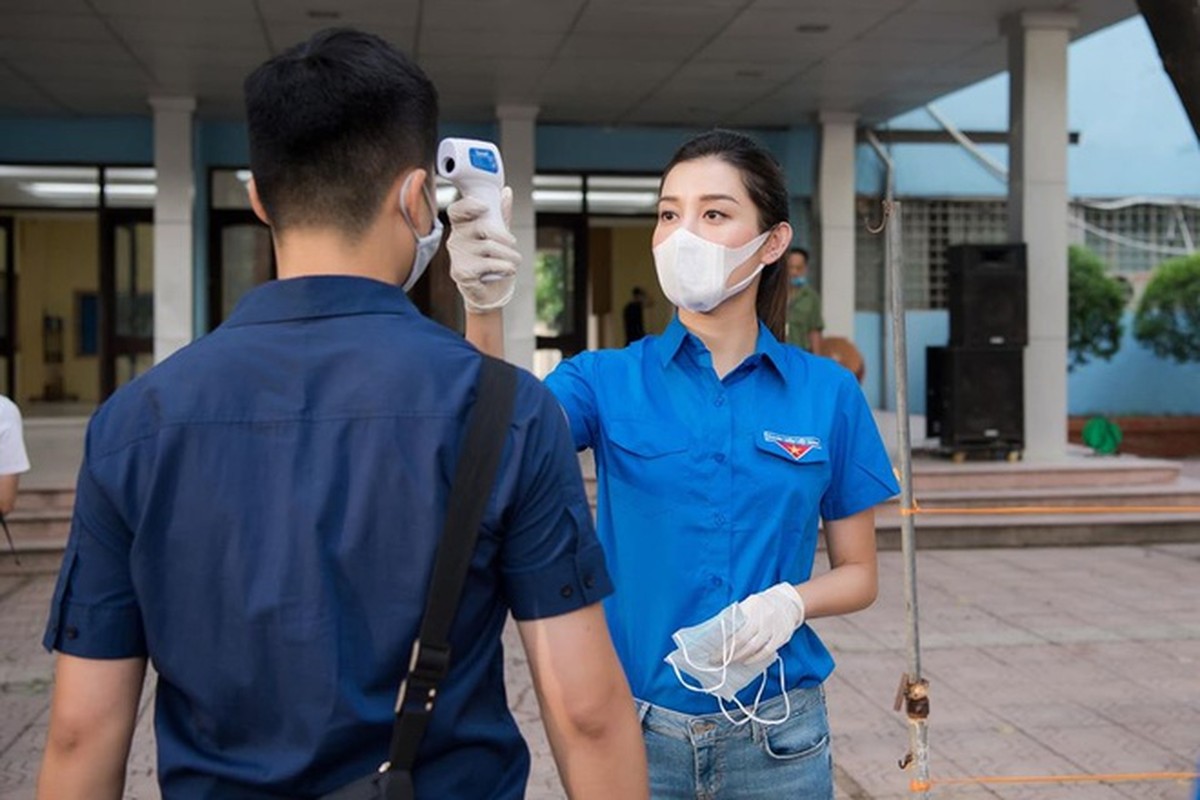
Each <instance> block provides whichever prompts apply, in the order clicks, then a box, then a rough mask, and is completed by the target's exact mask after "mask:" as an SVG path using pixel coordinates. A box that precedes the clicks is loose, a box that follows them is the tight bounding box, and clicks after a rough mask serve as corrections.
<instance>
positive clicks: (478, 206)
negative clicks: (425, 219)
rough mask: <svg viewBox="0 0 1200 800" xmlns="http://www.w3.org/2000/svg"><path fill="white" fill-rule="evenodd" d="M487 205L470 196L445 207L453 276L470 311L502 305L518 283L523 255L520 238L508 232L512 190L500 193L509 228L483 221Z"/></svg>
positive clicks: (509, 297) (451, 273) (510, 297)
mask: <svg viewBox="0 0 1200 800" xmlns="http://www.w3.org/2000/svg"><path fill="white" fill-rule="evenodd" d="M486 212H487V206H486V205H485V204H484V203H482V202H480V201H479V200H476V199H474V198H471V197H462V198H459V199H458V200H455V201H454V202H453V203H451V204H450V207H449V208H447V209H446V214H447V216H449V217H450V239H449V240H448V241H447V242H446V247H447V249H448V250H449V251H450V277H451V278H453V279H454V282H455V284H457V285H458V291H459V294H461V295H462V298H463V303H464V304H465V305H466V307H467V310H468V311H476V312H478V311H491V310H493V309H497V308H503V307H504V305H505V304H506V303H508V301H509V300H511V299H512V296H513V291H514V290H515V289H516V284H517V267H518V266H519V265H520V263H521V254H520V253H518V252H517V239H516V237H514V236H513V235H512V233H510V232H509V231H508V228H507V226H508V225H509V224H510V222H511V220H512V189H510V188H509V187H507V186H505V187H504V189H503V191H501V193H500V212H501V214H502V215H503V216H504V224H505V226H506V227H504V228H500V227H498V226H496V225H495V224H490V225H489V224H488V223H486V222H485V221H484V219H483V217H484V214H485V213H486Z"/></svg>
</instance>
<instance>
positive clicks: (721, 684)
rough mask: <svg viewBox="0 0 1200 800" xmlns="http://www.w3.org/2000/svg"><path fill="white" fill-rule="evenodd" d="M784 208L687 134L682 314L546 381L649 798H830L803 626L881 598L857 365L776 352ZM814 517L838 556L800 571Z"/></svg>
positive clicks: (470, 244)
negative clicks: (591, 529)
mask: <svg viewBox="0 0 1200 800" xmlns="http://www.w3.org/2000/svg"><path fill="white" fill-rule="evenodd" d="M787 214H788V195H787V190H786V186H785V182H784V177H783V173H782V171H781V169H780V168H779V165H778V164H777V163H776V162H775V160H774V159H773V158H772V157H771V156H770V155H769V154H768V153H767V152H766V151H765V150H764V149H763V148H761V147H760V146H759V145H758V144H756V143H755V142H754V141H753V140H751V139H749V138H747V137H745V136H742V135H740V134H736V133H732V132H728V131H711V132H708V133H705V134H701V135H699V136H697V137H695V138H694V139H692V140H690V141H688V142H687V143H685V144H684V145H683V146H682V147H681V148H680V149H679V151H678V152H677V153H676V154H675V157H674V158H673V159H672V161H671V163H670V164H669V165H668V166H667V169H666V171H665V173H664V176H663V181H662V185H661V190H660V197H659V201H658V224H657V226H656V228H655V230H654V236H653V243H652V244H653V252H654V260H655V267H656V270H657V272H658V278H659V282H660V284H661V286H662V289H663V292H664V294H665V295H666V296H667V298H668V299H669V300H670V301H671V302H672V303H673V304H674V305H675V306H676V307H677V309H678V313H677V315H676V317H675V318H674V319H673V320H672V322H671V324H670V325H669V326H668V327H667V329H666V331H664V332H663V334H662V335H661V336H649V337H646V338H644V339H641V340H639V341H637V342H635V343H633V344H631V345H630V346H628V347H626V348H624V349H622V350H603V351H596V352H586V353H581V354H580V355H578V356H576V357H574V358H571V359H568V360H566V361H564V362H563V363H562V364H560V365H559V367H558V368H557V369H556V370H555V371H554V372H553V373H552V374H551V375H550V376H548V377H547V379H546V384H547V386H548V387H549V388H550V389H551V390H552V391H553V392H554V394H555V395H556V396H557V397H558V399H559V402H560V403H561V404H562V406H563V409H564V410H565V411H566V415H567V417H568V420H569V421H570V426H571V432H572V435H573V436H574V439H575V444H576V446H577V447H578V448H579V449H583V448H585V447H590V448H592V450H593V451H594V453H595V457H596V473H597V480H598V508H597V528H598V530H599V534H600V539H601V542H602V543H603V545H604V547H605V553H606V556H607V558H608V563H609V570H610V572H611V574H612V577H613V581H614V584H615V586H616V592H615V594H614V595H612V596H611V597H610V598H609V599H608V600H607V601H606V603H605V607H606V613H607V618H608V624H609V627H610V629H611V632H612V637H613V642H614V644H615V645H616V647H617V652H618V654H619V655H620V657H621V661H622V664H623V665H624V667H625V671H626V674H627V676H628V678H629V682H630V685H631V687H632V689H633V694H634V696H635V697H636V698H637V699H638V704H639V711H640V713H641V716H642V721H643V727H644V731H645V737H646V747H647V754H648V757H649V762H650V782H651V789H652V792H653V795H654V796H655V797H696V796H698V795H699V794H703V796H706V797H714V798H717V797H719V798H725V797H729V798H754V797H762V798H768V797H771V798H774V797H804V798H832V797H833V782H832V762H831V759H830V754H829V731H828V724H827V721H826V714H825V701H824V694H823V692H822V689H821V683H822V681H824V679H825V678H826V677H827V676H828V675H829V673H830V672H831V671H832V669H833V660H832V658H831V657H830V655H829V652H828V650H826V648H825V647H824V645H823V644H822V643H821V641H820V639H819V638H818V636H817V635H816V633H815V632H814V631H813V630H812V628H811V627H809V626H808V625H806V624H805V622H806V621H807V620H810V619H814V618H817V617H824V616H834V615H839V614H847V613H850V612H852V611H857V610H859V609H862V608H865V607H866V606H868V605H870V604H871V603H872V602H873V601H874V599H875V594H876V585H877V581H876V557H875V520H874V511H873V509H874V506H875V505H876V504H878V503H880V502H882V501H884V500H886V499H887V498H889V497H890V496H892V495H893V494H895V493H896V492H897V491H898V489H897V486H896V483H895V481H894V478H893V472H892V467H891V464H890V463H889V461H888V458H887V455H886V452H885V450H884V447H883V444H882V442H881V440H880V437H879V433H878V431H877V429H876V427H875V424H874V421H873V419H872V417H871V413H870V410H869V409H868V407H867V404H866V402H865V400H864V398H863V396H862V393H861V391H860V389H859V387H858V383H857V381H856V380H855V378H854V376H853V375H851V374H850V373H849V372H847V371H846V370H844V369H843V368H841V367H840V366H838V365H837V364H836V363H834V362H833V361H830V360H828V359H824V358H819V357H816V356H813V355H811V354H808V353H806V352H804V351H803V350H801V349H799V348H796V347H792V346H790V345H785V344H781V343H780V342H781V340H783V324H784V316H785V312H786V303H787V274H786V270H785V269H784V268H783V266H782V263H781V259H782V258H783V257H784V255H786V253H787V250H788V247H789V245H790V243H791V240H792V229H791V226H790V225H789V224H788V220H787ZM478 216H479V215H478V214H477V213H476V211H475V209H474V207H473V206H472V205H471V204H470V202H469V201H459V202H458V203H456V204H455V206H452V207H451V221H452V222H453V223H455V224H456V225H458V226H459V227H458V228H457V229H456V236H454V237H452V242H451V246H452V247H455V248H456V252H455V259H454V263H455V264H456V265H459V264H462V265H463V266H462V267H461V269H462V270H464V271H463V272H459V273H458V274H456V275H455V279H456V280H458V281H459V282H460V288H463V293H464V297H467V300H468V307H469V310H472V309H471V308H470V305H471V298H470V296H469V285H470V279H471V276H470V275H469V274H465V273H467V272H469V271H470V270H471V269H472V263H473V262H471V261H470V259H469V257H468V258H467V259H464V258H463V256H464V255H468V253H467V252H464V251H472V250H474V251H475V252H476V253H477V254H478V256H479V260H478V262H474V263H477V265H478V267H479V269H480V270H482V269H483V268H484V267H486V262H487V261H488V260H489V259H490V260H492V261H494V260H496V259H497V258H498V257H500V258H502V257H505V256H506V254H505V253H504V252H502V251H503V250H507V249H508V247H507V246H506V244H511V238H509V239H503V241H497V240H499V239H502V237H501V236H499V235H498V234H497V232H495V231H482V230H481V229H480V228H479V227H478V223H477V219H478ZM504 235H505V236H507V234H506V233H505V234H504ZM481 243H482V244H481ZM477 288H478V287H477ZM491 290H492V291H498V290H499V287H492V289H491ZM478 305H479V306H486V305H487V304H486V303H479V304H478ZM498 324H499V320H498V318H497V315H495V314H494V313H492V312H491V310H488V309H484V310H483V313H473V314H469V316H468V338H471V339H472V340H473V341H476V342H487V341H493V342H494V341H497V340H498V336H497V330H498V329H497V327H495V326H498ZM491 349H495V348H494V346H492V347H491ZM820 520H823V528H824V532H825V535H826V550H827V554H828V558H829V566H830V568H829V569H828V570H827V571H825V572H823V573H822V574H820V575H818V576H814V575H813V562H814V560H815V556H816V552H817V531H818V522H819V521H820ZM695 626H702V627H698V628H695V629H694V630H690V631H688V630H681V629H687V628H693V627H695ZM706 647H707V648H708V650H705V648H706ZM668 656H669V659H668ZM748 677H749V678H753V679H752V680H750V681H749V684H748V685H745V686H743V684H744V683H745V682H746V680H747V679H748ZM739 689H740V691H737V692H736V694H734V690H739ZM727 701H728V702H727Z"/></svg>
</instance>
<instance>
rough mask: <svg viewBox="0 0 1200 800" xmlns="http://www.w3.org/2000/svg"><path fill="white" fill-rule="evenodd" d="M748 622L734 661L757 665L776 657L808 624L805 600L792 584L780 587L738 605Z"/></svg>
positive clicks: (738, 639) (740, 633)
mask: <svg viewBox="0 0 1200 800" xmlns="http://www.w3.org/2000/svg"><path fill="white" fill-rule="evenodd" d="M738 608H740V609H741V611H742V614H743V615H744V616H745V618H746V622H745V624H744V625H743V626H742V627H740V628H739V629H738V631H737V634H736V635H735V639H734V648H733V659H732V660H733V661H736V662H740V663H742V664H754V663H757V662H759V661H763V660H765V659H767V658H770V657H771V656H772V655H774V653H775V651H776V650H778V649H779V648H781V647H783V646H784V645H785V644H787V642H788V641H789V640H790V639H791V638H792V634H794V633H795V632H796V629H797V628H799V627H800V626H801V625H803V624H804V600H803V599H802V598H801V597H800V593H799V592H797V591H796V587H795V586H793V585H792V584H790V583H786V582H784V583H777V584H775V585H774V586H772V587H771V588H770V589H767V590H765V591H762V592H759V593H758V594H752V595H750V596H749V597H747V598H746V599H745V600H742V601H741V602H740V603H738Z"/></svg>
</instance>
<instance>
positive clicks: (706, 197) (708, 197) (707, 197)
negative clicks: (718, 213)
mask: <svg viewBox="0 0 1200 800" xmlns="http://www.w3.org/2000/svg"><path fill="white" fill-rule="evenodd" d="M700 199H701V200H702V201H704V202H712V201H713V200H728V201H729V202H731V203H737V202H738V199H737V198H736V197H734V196H733V195H731V194H702V195H700ZM658 202H660V203H678V202H679V198H678V197H675V196H674V195H669V194H665V195H663V196H662V197H660V198H658ZM739 205H740V204H739Z"/></svg>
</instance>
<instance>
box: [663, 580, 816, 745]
mask: <svg viewBox="0 0 1200 800" xmlns="http://www.w3.org/2000/svg"><path fill="white" fill-rule="evenodd" d="M745 624H746V618H745V616H744V615H743V613H742V611H741V608H740V607H739V606H738V604H737V603H733V604H731V605H728V606H726V607H725V608H723V609H722V610H721V611H720V612H718V613H717V614H716V615H715V616H713V617H711V618H709V619H707V620H705V621H704V622H702V623H700V624H699V625H693V626H692V627H690V628H680V629H679V630H677V631H675V633H673V634H671V638H672V639H674V640H675V644H676V645H677V647H676V649H675V650H673V651H671V652H670V653H669V654H667V657H666V658H665V659H664V661H666V662H667V663H668V664H670V665H671V668H672V669H674V670H675V677H676V679H678V681H679V683H680V685H681V686H683V688H685V689H687V690H688V691H692V692H700V693H702V694H707V695H711V696H713V697H715V698H717V705H718V707H719V708H720V709H721V713H722V714H724V715H725V718H726V719H728V720H729V721H730V722H732V723H733V724H734V725H744V724H745V723H747V722H749V721H750V720H755V721H757V722H759V723H761V724H763V725H779V724H780V723H782V722H785V721H786V720H787V718H788V717H789V716H791V713H792V709H791V701H790V700H789V699H788V697H787V691H786V681H785V678H784V671H783V660H782V659H781V658H779V656H778V654H776V653H774V652H771V653H768V654H767V655H766V656H765V657H764V658H762V659H760V660H759V661H756V662H751V663H744V662H740V661H734V660H733V652H734V647H735V645H736V640H737V635H738V631H739V630H740V629H742V628H743V627H744V626H745ZM776 661H778V662H779V690H780V693H781V694H783V698H784V713H783V716H782V717H780V718H779V719H762V718H761V717H758V716H756V715H755V712H756V711H758V706H759V703H760V701H761V700H762V695H763V691H764V690H765V689H766V686H767V670H768V669H769V668H770V667H771V665H772V664H773V663H775V662H776ZM684 673H687V675H689V676H690V677H691V678H693V679H695V680H696V681H697V682H698V683H699V685H698V686H695V685H692V684H691V683H689V682H688V681H687V680H685V679H684V677H683V674H684ZM756 679H758V680H760V681H761V682H760V683H759V686H758V693H757V694H756V695H755V697H754V704H753V705H752V706H751V707H750V708H746V707H745V706H744V705H742V703H741V701H740V700H738V698H737V693H738V692H740V691H741V690H742V689H744V688H745V687H747V686H749V685H750V684H751V683H753V682H754V681H755V680H756ZM726 702H729V703H733V704H734V705H736V706H737V708H738V709H739V710H740V711H741V712H742V713H743V714H744V715H745V716H744V717H743V718H742V719H734V718H733V717H732V716H731V715H730V713H729V711H727V710H726V708H725V703H726Z"/></svg>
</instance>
